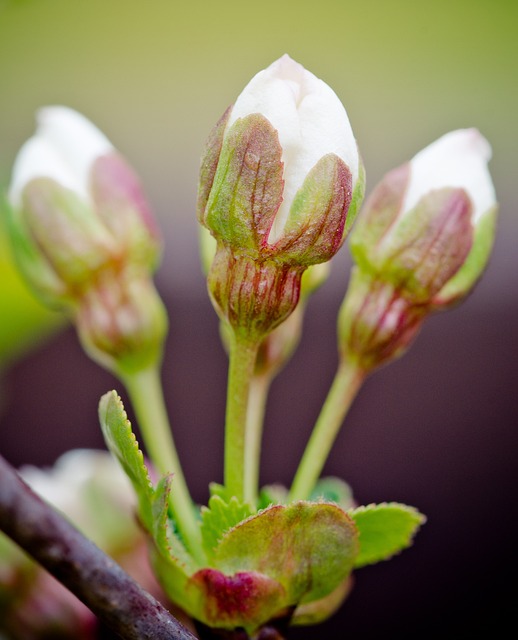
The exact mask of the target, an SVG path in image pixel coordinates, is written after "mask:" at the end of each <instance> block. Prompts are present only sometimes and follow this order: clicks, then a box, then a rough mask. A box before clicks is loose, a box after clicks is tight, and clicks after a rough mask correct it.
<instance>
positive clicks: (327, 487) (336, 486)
mask: <svg viewBox="0 0 518 640" xmlns="http://www.w3.org/2000/svg"><path fill="white" fill-rule="evenodd" d="M309 500H310V501H311V502H334V503H335V504H337V505H338V506H339V507H341V508H342V509H343V510H344V511H347V510H348V509H352V508H353V507H354V506H355V503H354V500H353V492H352V489H351V487H350V486H349V485H348V484H347V482H344V481H343V480H342V479H341V478H335V477H329V478H320V480H318V482H317V483H316V485H315V488H314V489H313V491H312V492H311V495H310V496H309Z"/></svg>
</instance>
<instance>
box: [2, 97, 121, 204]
mask: <svg viewBox="0 0 518 640" xmlns="http://www.w3.org/2000/svg"><path fill="white" fill-rule="evenodd" d="M37 123H38V126H37V130H36V133H35V135H34V136H33V137H32V138H30V139H29V140H27V142H26V143H25V144H24V145H23V147H22V148H21V149H20V152H19V153H18V156H17V158H16V162H15V164H14V169H13V176H12V180H11V186H10V189H9V201H10V203H11V205H12V206H13V207H15V208H17V207H19V206H20V203H21V193H22V191H23V189H24V187H25V185H26V184H27V183H28V182H29V181H30V180H32V179H34V178H42V177H48V178H52V179H53V180H56V182H58V183H59V184H60V185H62V186H63V187H67V188H68V189H71V190H72V191H74V192H75V193H76V194H77V195H79V196H80V197H82V198H83V199H85V200H87V201H89V199H90V196H89V192H88V183H89V172H90V168H91V166H92V164H93V162H94V161H95V160H96V158H98V157H99V156H102V155H106V154H108V153H110V152H111V151H112V150H113V146H112V144H111V143H110V141H109V140H108V139H107V138H106V137H105V135H104V134H103V133H101V131H99V129H97V127H95V126H94V125H93V124H92V123H91V122H90V121H89V120H88V119H87V118H85V117H84V116H83V115H81V114H80V113H78V112H77V111H74V110H73V109H70V108H68V107H62V106H56V107H45V108H43V109H40V110H39V111H38V113H37Z"/></svg>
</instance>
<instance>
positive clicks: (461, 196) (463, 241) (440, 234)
mask: <svg viewBox="0 0 518 640" xmlns="http://www.w3.org/2000/svg"><path fill="white" fill-rule="evenodd" d="M472 209H473V204H472V201H471V199H470V197H469V196H468V194H467V193H466V191H465V190H464V189H461V188H450V187H446V188H443V189H436V190H434V191H430V192H429V193H427V194H426V195H424V196H423V197H422V198H421V199H420V200H419V201H418V203H417V204H416V206H415V207H414V208H413V209H412V210H411V211H408V212H406V213H405V214H404V215H403V217H402V219H401V220H399V221H398V222H397V224H396V225H395V226H394V228H393V229H392V230H391V231H390V232H389V233H387V235H386V237H385V238H384V240H383V243H382V244H381V246H380V248H379V249H380V250H379V252H375V253H373V263H374V264H375V265H376V267H377V269H378V273H380V274H383V278H384V279H386V280H387V281H388V282H391V283H392V284H393V285H394V287H395V288H397V289H400V290H402V291H404V292H405V294H406V295H407V296H410V297H411V300H412V301H413V302H416V303H427V302H429V301H430V300H431V298H432V297H433V296H434V295H436V294H437V292H438V291H440V290H441V289H442V287H443V286H444V285H445V283H447V282H448V280H450V279H451V278H452V277H453V276H454V275H455V274H456V273H457V271H458V270H459V269H460V268H461V266H462V265H463V264H464V261H465V260H466V258H467V256H468V254H469V252H470V250H471V246H472V243H473V225H472V223H471V216H472Z"/></svg>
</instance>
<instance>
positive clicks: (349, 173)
mask: <svg viewBox="0 0 518 640" xmlns="http://www.w3.org/2000/svg"><path fill="white" fill-rule="evenodd" d="M363 185H364V179H363V168H362V165H361V161H360V158H359V154H358V149H357V146H356V142H355V140H354V137H353V134H352V130H351V127H350V124H349V120H348V117H347V113H346V112H345V109H344V107H343V106H342V104H341V103H340V101H339V99H338V98H337V96H336V95H335V93H334V92H333V91H332V90H331V89H330V87H328V86H327V85H326V84H325V83H324V82H322V81H321V80H319V79H317V78H316V77H315V76H314V75H313V74H311V73H309V72H308V71H306V70H305V69H304V68H303V67H302V66H301V65H299V64H298V63H296V62H294V61H293V60H291V59H290V58H289V57H288V56H283V57H282V58H281V59H280V60H277V61H276V62H274V63H273V64H272V65H271V66H270V67H268V68H267V69H265V70H264V71H261V72H260V73H258V74H257V75H256V76H255V77H254V78H253V79H252V80H251V81H250V83H249V84H248V85H247V87H246V88H245V89H244V91H243V92H242V93H241V95H240V96H239V97H238V99H237V101H236V103H235V105H234V106H233V107H230V108H229V109H228V110H227V111H226V113H225V114H224V116H223V117H222V119H221V120H220V122H219V123H218V124H217V125H216V127H215V129H214V131H213V132H212V134H211V136H210V138H209V141H208V143H207V148H206V152H205V155H204V157H203V160H202V166H201V173H200V185H199V193H198V217H199V220H200V222H201V223H202V224H203V225H204V226H206V227H207V228H208V229H209V230H210V231H211V233H212V235H213V236H214V237H215V238H216V241H217V243H218V253H219V258H218V260H217V261H215V262H214V263H213V270H214V269H215V268H217V269H218V270H219V273H217V274H212V275H209V289H210V290H211V293H212V297H213V300H214V301H215V304H216V308H217V309H218V311H219V313H220V315H222V316H223V317H226V318H227V319H228V320H229V321H230V323H231V325H232V326H233V327H234V328H236V327H237V326H238V325H239V326H240V328H242V326H243V325H246V326H252V325H253V326H255V327H256V328H257V327H258V326H259V325H261V327H262V328H261V330H262V331H264V332H269V331H271V330H272V329H273V328H274V327H275V326H276V325H278V324H279V323H280V322H282V321H283V320H284V319H285V318H286V317H287V316H288V315H289V314H290V313H291V311H292V310H293V309H294V307H295V305H296V304H297V302H298V297H299V293H300V278H301V276H302V273H303V271H304V270H305V269H306V268H307V267H308V266H310V265H314V264H318V263H322V262H326V261H327V260H329V259H330V258H331V257H332V256H333V255H334V254H335V253H336V251H337V250H338V249H339V247H340V246H341V244H342V242H343V240H344V237H345V234H346V232H347V231H348V230H349V228H350V226H351V225H352V222H353V220H354V217H355V214H356V210H357V207H358V204H359V202H360V201H361V198H362V196H363ZM224 257H225V259H226V263H224ZM252 263H253V264H254V265H255V266H254V267H253V268H252V267H251V264H252ZM274 271H275V272H278V275H276V276H273V272H274ZM225 272H228V273H227V274H225ZM281 272H282V273H283V274H284V275H283V276H280V275H279V274H280V273H281ZM243 277H246V278H247V279H246V280H243V279H242V278H243ZM225 280H227V281H229V282H232V286H230V285H229V284H227V285H224V284H223V283H224V281H225ZM281 281H282V282H283V283H286V282H289V284H288V285H287V286H284V285H282V286H280V287H279V283H280V282H281ZM237 289H238V290H239V291H240V296H241V302H240V304H239V312H238V313H236V312H235V302H236V301H235V300H234V299H233V298H232V296H231V293H232V290H237ZM229 296H230V297H229ZM245 299H246V301H245ZM245 309H248V311H246V310H245ZM256 309H259V311H260V313H262V314H264V313H265V309H268V311H267V315H268V318H267V320H266V321H265V318H264V317H263V318H262V319H260V320H259V321H258V320H257V319H255V318H254V319H251V318H244V317H241V314H245V313H249V314H252V315H253V314H254V313H255V310H256ZM229 310H232V312H231V313H230V315H229V314H228V312H229ZM236 323H237V324H236Z"/></svg>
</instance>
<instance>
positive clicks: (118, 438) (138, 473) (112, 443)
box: [99, 391, 154, 531]
mask: <svg viewBox="0 0 518 640" xmlns="http://www.w3.org/2000/svg"><path fill="white" fill-rule="evenodd" d="M99 421H100V423H101V429H102V432H103V436H104V440H105V442H106V446H107V447H108V449H109V450H110V451H111V453H112V454H113V455H114V456H115V457H116V458H117V460H118V461H119V463H120V464H121V466H122V468H123V470H124V472H125V473H126V475H127V476H128V478H129V479H130V481H131V484H132V485H133V488H134V490H135V493H136V494H137V499H138V508H139V516H140V518H141V520H142V523H143V524H144V526H145V527H146V529H147V530H148V531H151V530H152V527H153V517H152V502H153V493H154V491H153V485H152V484H151V480H150V478H149V473H148V470H147V467H146V465H145V463H144V456H143V454H142V451H141V450H140V449H139V446H138V442H137V439H136V438H135V434H134V433H133V431H132V430H131V423H130V421H129V420H128V417H127V415H126V412H125V411H124V405H123V404H122V400H121V399H120V397H119V396H118V395H117V393H116V392H115V391H109V392H108V393H106V394H105V395H104V396H103V397H102V398H101V401H100V403H99Z"/></svg>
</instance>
